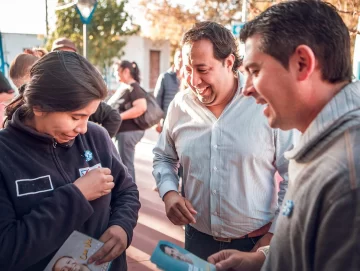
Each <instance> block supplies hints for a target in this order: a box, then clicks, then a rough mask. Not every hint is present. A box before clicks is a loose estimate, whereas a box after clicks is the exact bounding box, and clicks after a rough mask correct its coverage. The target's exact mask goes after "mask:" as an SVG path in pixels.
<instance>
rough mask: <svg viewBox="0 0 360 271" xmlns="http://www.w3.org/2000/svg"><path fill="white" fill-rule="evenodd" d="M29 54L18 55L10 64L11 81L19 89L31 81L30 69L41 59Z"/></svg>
mask: <svg viewBox="0 0 360 271" xmlns="http://www.w3.org/2000/svg"><path fill="white" fill-rule="evenodd" d="M27 52H28V53H22V54H18V55H17V56H16V57H15V58H14V60H13V61H12V62H11V64H10V69H9V75H10V79H11V81H12V82H13V83H14V85H15V86H16V87H17V88H18V89H20V87H21V86H22V85H24V84H26V83H27V82H29V81H30V69H31V67H32V66H33V65H34V63H35V62H36V61H38V60H39V58H40V57H38V56H35V55H34V54H32V53H31V54H30V53H29V52H30V51H29V50H28V51H27Z"/></svg>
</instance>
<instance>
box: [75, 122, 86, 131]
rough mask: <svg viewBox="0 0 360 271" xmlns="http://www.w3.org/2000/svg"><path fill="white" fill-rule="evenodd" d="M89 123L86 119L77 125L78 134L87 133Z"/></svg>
mask: <svg viewBox="0 0 360 271" xmlns="http://www.w3.org/2000/svg"><path fill="white" fill-rule="evenodd" d="M87 123H88V120H84V121H83V122H82V123H80V124H79V125H78V126H76V128H75V132H76V133H78V134H85V133H86V132H87Z"/></svg>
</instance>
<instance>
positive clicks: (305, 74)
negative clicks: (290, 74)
mask: <svg viewBox="0 0 360 271" xmlns="http://www.w3.org/2000/svg"><path fill="white" fill-rule="evenodd" d="M289 65H291V66H292V68H293V70H294V71H295V72H296V77H297V79H298V80H299V81H304V80H306V79H307V78H309V76H310V75H311V74H312V73H313V72H314V70H315V67H316V58H315V54H314V52H313V50H312V49H311V48H310V47H309V46H307V45H299V46H298V47H297V48H296V49H295V52H294V53H293V55H292V56H291V57H290V62H289Z"/></svg>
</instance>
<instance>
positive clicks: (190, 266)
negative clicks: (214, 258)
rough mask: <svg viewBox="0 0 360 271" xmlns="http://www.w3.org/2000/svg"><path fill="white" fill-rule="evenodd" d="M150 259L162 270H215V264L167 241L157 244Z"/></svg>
mask: <svg viewBox="0 0 360 271" xmlns="http://www.w3.org/2000/svg"><path fill="white" fill-rule="evenodd" d="M150 260H151V262H152V263H154V264H156V265H157V267H158V268H159V269H161V270H164V271H216V267H215V265H213V264H211V263H208V262H207V261H204V260H203V259H200V258H199V257H197V256H195V255H194V254H192V253H190V252H189V251H187V250H186V249H184V248H182V247H179V246H177V245H175V244H173V243H171V242H168V241H160V242H159V243H158V244H157V246H156V248H155V250H154V252H153V253H152V255H151V258H150Z"/></svg>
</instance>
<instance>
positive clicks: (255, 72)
mask: <svg viewBox="0 0 360 271" xmlns="http://www.w3.org/2000/svg"><path fill="white" fill-rule="evenodd" d="M249 73H250V74H251V75H254V76H257V75H258V74H259V70H250V71H249Z"/></svg>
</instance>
